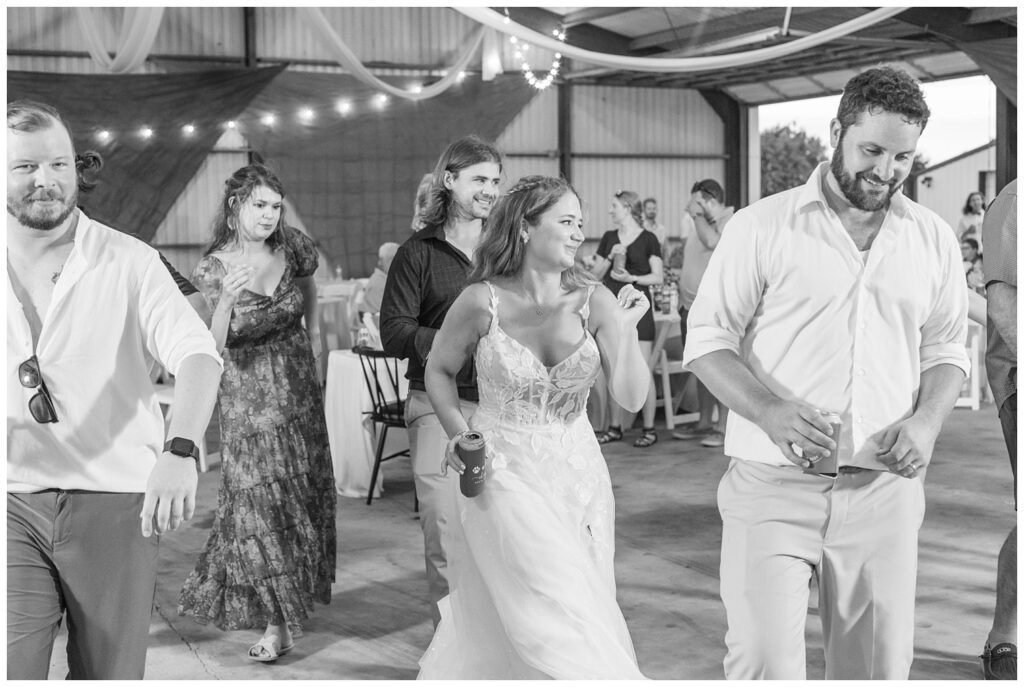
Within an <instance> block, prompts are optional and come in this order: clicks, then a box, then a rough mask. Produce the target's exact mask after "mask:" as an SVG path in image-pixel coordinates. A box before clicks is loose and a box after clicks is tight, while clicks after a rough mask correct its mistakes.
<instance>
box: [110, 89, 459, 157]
mask: <svg viewBox="0 0 1024 687" xmlns="http://www.w3.org/2000/svg"><path fill="white" fill-rule="evenodd" d="M441 76H442V77H443V76H445V74H444V73H442V74H441ZM465 78H466V72H464V71H460V72H459V75H458V81H459V82H461V81H463V80H464V79H465ZM407 88H408V90H409V91H410V92H412V93H419V92H421V91H422V90H423V85H422V84H420V83H412V84H409V86H408V87H407ZM390 103H391V96H389V95H387V94H386V93H377V94H376V95H374V96H372V97H371V98H370V99H369V101H368V102H367V103H365V104H366V105H367V106H368V107H369V108H372V109H373V110H376V111H378V112H382V111H383V110H384V109H385V108H387V106H388V105H389V104H390ZM357 108H358V104H357V103H356V102H354V101H353V100H352V99H350V98H340V99H338V100H336V101H335V102H334V104H333V106H325V107H322V108H314V107H312V106H309V105H304V106H302V107H299V108H298V109H296V110H294V111H293V112H291V113H288V112H265V113H263V114H262V115H261V116H259V118H258V120H257V121H259V123H260V124H262V125H263V126H265V127H268V128H274V127H276V126H279V125H284V124H289V123H295V124H300V125H309V124H313V123H314V122H315V121H317V119H322V118H323V117H328V116H341V117H342V118H345V117H348V116H349V115H352V114H354V113H356V111H357ZM318 110H320V111H318ZM221 127H222V128H223V129H225V130H229V129H236V130H240V129H241V128H242V125H241V123H240V122H237V121H234V120H231V121H227V122H224V123H223V124H222V125H221ZM197 131H198V127H197V126H196V125H195V124H194V123H192V122H188V123H185V124H182V125H180V126H177V125H176V126H174V127H173V129H171V131H169V132H167V133H169V134H170V135H173V136H181V137H182V138H191V137H193V136H195V135H196V133H197ZM119 135H121V136H134V137H136V138H139V139H141V140H143V141H149V140H152V139H153V138H155V137H156V136H157V135H158V132H157V130H156V129H154V127H152V126H149V125H142V126H138V127H135V128H132V129H127V130H125V131H122V132H118V131H115V130H113V129H110V128H107V127H100V128H99V129H97V130H96V132H95V134H94V137H95V139H96V140H97V141H98V142H99V143H101V144H106V143H110V142H112V141H113V140H114V139H116V138H117V137H118V136H119Z"/></svg>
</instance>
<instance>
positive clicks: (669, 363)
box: [653, 322, 691, 429]
mask: <svg viewBox="0 0 1024 687" xmlns="http://www.w3.org/2000/svg"><path fill="white" fill-rule="evenodd" d="M656 353H657V357H656V358H655V364H654V369H653V372H654V376H655V378H656V379H658V380H660V382H661V398H660V399H658V405H661V406H663V407H664V408H665V425H666V427H668V429H674V428H675V426H676V420H680V421H682V420H683V417H681V416H678V415H676V408H678V407H679V403H680V402H681V401H682V399H683V393H684V391H685V389H686V384H687V383H688V382H689V375H690V371H689V370H687V369H685V368H684V367H683V336H682V329H681V328H680V324H679V323H678V322H673V323H672V324H671V325H670V328H669V330H668V336H666V337H665V340H664V342H663V343H662V345H661V348H660V350H659V351H657V352H656ZM672 375H687V377H686V378H685V379H684V380H683V383H682V384H680V385H679V386H678V388H679V391H677V392H676V393H675V394H673V393H672ZM689 415H691V414H687V416H689Z"/></svg>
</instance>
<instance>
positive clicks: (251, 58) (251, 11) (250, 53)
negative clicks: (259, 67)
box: [242, 7, 257, 69]
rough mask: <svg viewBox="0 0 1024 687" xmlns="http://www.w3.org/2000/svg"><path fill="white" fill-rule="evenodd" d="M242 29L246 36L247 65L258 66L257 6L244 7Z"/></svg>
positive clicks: (250, 66) (252, 67)
mask: <svg viewBox="0 0 1024 687" xmlns="http://www.w3.org/2000/svg"><path fill="white" fill-rule="evenodd" d="M242 21H243V26H242V31H243V35H244V37H245V66H246V67H248V68H249V69H255V68H256V60H257V56H256V8H255V7H243V8H242Z"/></svg>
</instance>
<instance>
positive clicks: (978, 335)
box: [955, 322, 984, 410]
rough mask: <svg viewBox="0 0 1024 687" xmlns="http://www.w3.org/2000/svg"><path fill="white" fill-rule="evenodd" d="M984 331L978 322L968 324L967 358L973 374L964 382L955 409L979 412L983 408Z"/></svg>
mask: <svg viewBox="0 0 1024 687" xmlns="http://www.w3.org/2000/svg"><path fill="white" fill-rule="evenodd" d="M983 331H984V330H983V329H982V328H981V325H980V324H978V323H976V322H968V323H967V358H968V360H970V363H971V374H969V375H968V376H967V379H965V380H964V385H963V386H962V387H961V388H960V396H959V398H957V399H956V404H955V407H957V408H970V409H971V410H977V409H978V408H980V407H981V388H982V382H981V375H982V368H981V355H982V353H981V340H982V333H983Z"/></svg>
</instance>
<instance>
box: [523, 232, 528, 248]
mask: <svg viewBox="0 0 1024 687" xmlns="http://www.w3.org/2000/svg"><path fill="white" fill-rule="evenodd" d="M522 236H523V245H526V244H527V243H529V241H530V235H529V234H525V233H524V234H523V235H522Z"/></svg>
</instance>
